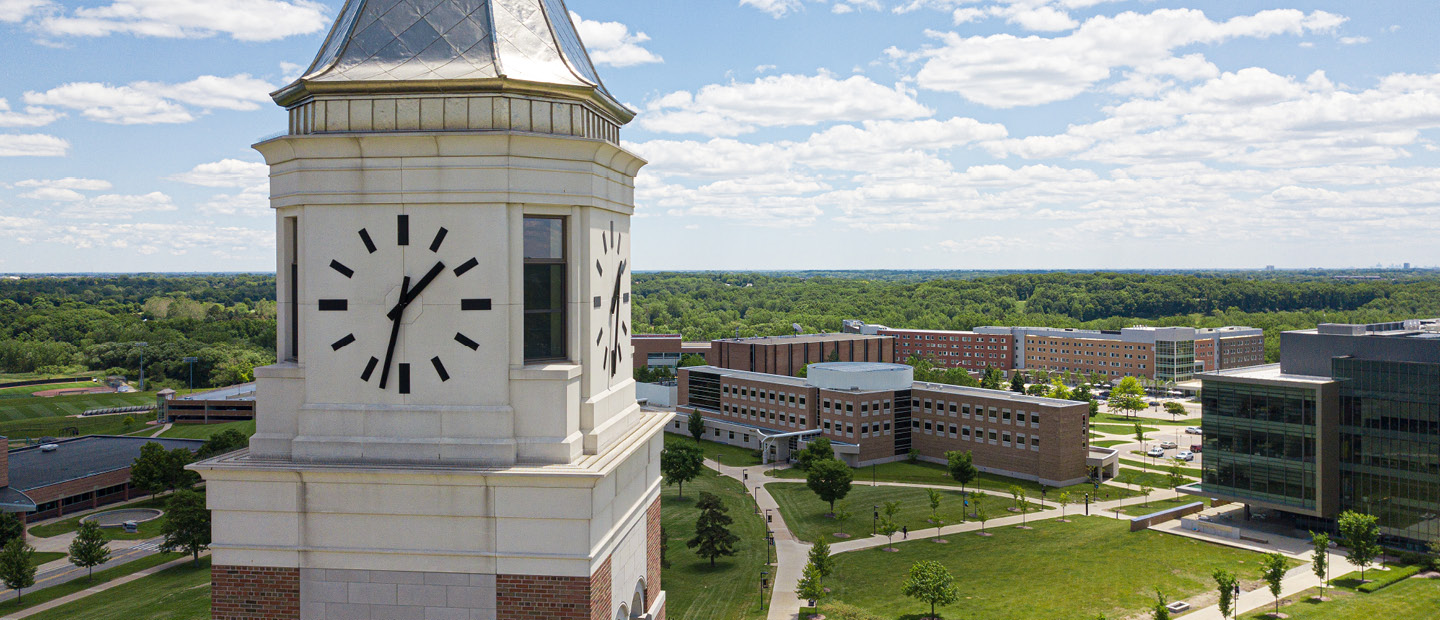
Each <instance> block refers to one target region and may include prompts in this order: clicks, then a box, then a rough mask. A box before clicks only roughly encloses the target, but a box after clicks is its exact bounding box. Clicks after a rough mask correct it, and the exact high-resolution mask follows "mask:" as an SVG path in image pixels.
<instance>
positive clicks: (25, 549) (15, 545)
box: [0, 538, 37, 603]
mask: <svg viewBox="0 0 1440 620" xmlns="http://www.w3.org/2000/svg"><path fill="white" fill-rule="evenodd" d="M34 558H35V548H34V547H31V546H30V545H28V544H26V543H25V541H24V540H23V539H20V538H11V539H10V542H7V543H5V548H4V549H3V550H0V581H3V582H4V583H5V587H7V588H10V589H11V590H14V591H15V602H16V603H19V602H20V596H21V594H22V593H23V591H24V590H25V588H28V587H30V586H33V585H35V569H36V568H37V567H36V566H35V565H34V564H33V562H34Z"/></svg>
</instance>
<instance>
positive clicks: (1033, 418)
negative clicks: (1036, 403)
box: [1030, 411, 1040, 428]
mask: <svg viewBox="0 0 1440 620" xmlns="http://www.w3.org/2000/svg"><path fill="white" fill-rule="evenodd" d="M1030 425H1031V426H1033V427H1035V428H1040V414H1039V413H1037V412H1034V411H1031V412H1030Z"/></svg>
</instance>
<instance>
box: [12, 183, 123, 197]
mask: <svg viewBox="0 0 1440 620" xmlns="http://www.w3.org/2000/svg"><path fill="white" fill-rule="evenodd" d="M15 187H27V188H34V189H32V190H31V191H29V192H26V193H23V194H20V197H21V198H33V199H35V200H45V201H49V202H80V201H82V200H85V195H84V194H81V193H80V192H81V191H87V192H94V191H101V190H107V189H110V187H111V186H110V182H109V181H102V180H100V179H79V178H75V177H65V178H63V179H26V180H24V181H18V182H16V183H15Z"/></svg>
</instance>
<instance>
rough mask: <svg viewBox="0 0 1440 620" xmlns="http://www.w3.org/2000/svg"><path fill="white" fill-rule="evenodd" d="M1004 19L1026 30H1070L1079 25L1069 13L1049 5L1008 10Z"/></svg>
mask: <svg viewBox="0 0 1440 620" xmlns="http://www.w3.org/2000/svg"><path fill="white" fill-rule="evenodd" d="M1005 21H1007V22H1010V23H1012V24H1016V25H1018V26H1020V27H1021V28H1024V29H1026V30H1036V31H1040V32H1056V31H1060V30H1072V29H1074V28H1075V27H1076V26H1079V25H1080V22H1077V21H1075V20H1074V19H1072V18H1071V17H1070V14H1069V13H1066V12H1064V11H1060V10H1057V9H1055V8H1054V7H1049V6H1042V7H1036V8H1021V9H1018V10H1014V11H1010V12H1008V15H1007V17H1006V19H1005Z"/></svg>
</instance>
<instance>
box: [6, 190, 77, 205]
mask: <svg viewBox="0 0 1440 620" xmlns="http://www.w3.org/2000/svg"><path fill="white" fill-rule="evenodd" d="M20 197H21V198H33V199H35V200H46V201H49V202H80V201H82V200H85V194H82V193H80V192H77V191H75V190H73V189H65V188H63V187H41V188H39V189H35V190H32V191H28V192H25V193H23V194H20Z"/></svg>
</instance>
